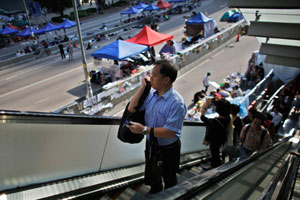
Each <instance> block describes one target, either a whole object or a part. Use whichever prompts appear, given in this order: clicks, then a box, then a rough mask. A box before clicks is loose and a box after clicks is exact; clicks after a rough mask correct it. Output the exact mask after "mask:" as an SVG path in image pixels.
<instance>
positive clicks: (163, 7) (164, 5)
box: [156, 0, 172, 9]
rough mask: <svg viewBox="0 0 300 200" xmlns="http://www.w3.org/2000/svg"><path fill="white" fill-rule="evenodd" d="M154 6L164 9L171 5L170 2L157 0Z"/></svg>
mask: <svg viewBox="0 0 300 200" xmlns="http://www.w3.org/2000/svg"><path fill="white" fill-rule="evenodd" d="M156 6H157V7H159V8H160V9H166V8H170V7H172V4H170V3H167V2H164V1H162V0H158V2H157V4H156Z"/></svg>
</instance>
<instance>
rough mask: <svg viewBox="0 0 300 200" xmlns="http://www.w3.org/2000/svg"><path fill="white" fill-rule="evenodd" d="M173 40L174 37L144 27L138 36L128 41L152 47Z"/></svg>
mask: <svg viewBox="0 0 300 200" xmlns="http://www.w3.org/2000/svg"><path fill="white" fill-rule="evenodd" d="M173 38H174V36H173V35H167V34H163V33H159V32H156V31H154V30H152V29H151V28H149V27H148V26H144V28H143V29H142V30H141V31H140V32H139V33H138V34H137V35H136V36H134V37H133V38H130V39H128V40H126V41H127V42H131V43H136V44H143V45H147V46H150V47H152V46H155V45H157V44H160V43H163V42H165V41H168V40H171V39H173Z"/></svg>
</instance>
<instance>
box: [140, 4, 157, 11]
mask: <svg viewBox="0 0 300 200" xmlns="http://www.w3.org/2000/svg"><path fill="white" fill-rule="evenodd" d="M159 9H160V8H159V7H158V6H156V5H153V4H150V5H149V6H148V7H146V8H144V11H151V10H159Z"/></svg>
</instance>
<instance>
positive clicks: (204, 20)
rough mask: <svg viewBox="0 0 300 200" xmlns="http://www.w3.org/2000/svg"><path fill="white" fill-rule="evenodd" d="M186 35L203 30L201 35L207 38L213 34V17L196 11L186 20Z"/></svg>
mask: <svg viewBox="0 0 300 200" xmlns="http://www.w3.org/2000/svg"><path fill="white" fill-rule="evenodd" d="M186 25H187V26H186V28H187V36H192V37H194V36H196V35H197V34H199V33H200V32H202V31H203V37H204V38H207V37H209V36H211V35H213V34H214V29H215V27H216V22H215V20H214V19H213V18H210V17H207V16H205V15H204V14H203V13H201V12H200V13H198V14H197V15H195V16H194V17H192V18H191V19H189V20H187V22H186Z"/></svg>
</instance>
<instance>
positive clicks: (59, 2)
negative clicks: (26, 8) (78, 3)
mask: <svg viewBox="0 0 300 200" xmlns="http://www.w3.org/2000/svg"><path fill="white" fill-rule="evenodd" d="M37 1H38V2H39V3H40V5H41V7H46V8H47V9H49V10H50V11H51V12H55V13H59V14H60V15H61V16H62V17H64V10H65V9H66V8H70V7H72V6H73V5H72V0H37Z"/></svg>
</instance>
